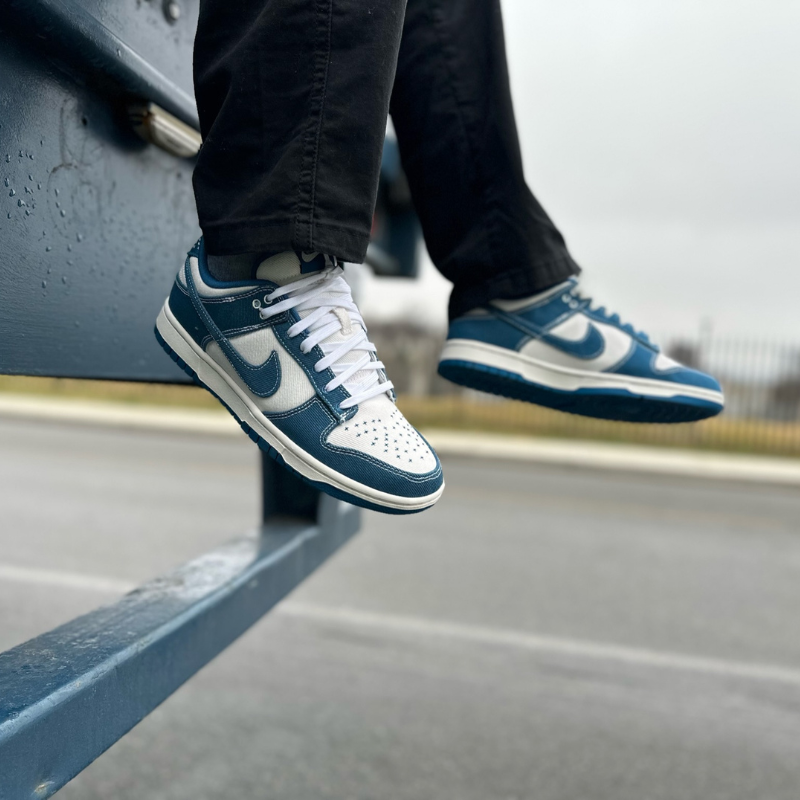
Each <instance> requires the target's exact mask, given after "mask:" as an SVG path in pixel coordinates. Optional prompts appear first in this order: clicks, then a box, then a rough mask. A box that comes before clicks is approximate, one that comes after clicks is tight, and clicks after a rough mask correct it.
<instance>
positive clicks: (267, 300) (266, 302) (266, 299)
mask: <svg viewBox="0 0 800 800" xmlns="http://www.w3.org/2000/svg"><path fill="white" fill-rule="evenodd" d="M271 304H272V298H271V297H270V296H269V295H268V294H265V295H264V305H265V306H268V305H271Z"/></svg>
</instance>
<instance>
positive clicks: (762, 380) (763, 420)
mask: <svg viewBox="0 0 800 800" xmlns="http://www.w3.org/2000/svg"><path fill="white" fill-rule="evenodd" d="M370 336H371V338H372V340H373V341H375V343H376V344H377V345H378V352H379V353H380V356H381V359H382V360H383V361H384V363H385V364H386V365H387V370H388V373H389V376H390V378H391V379H392V381H393V382H394V383H395V386H396V387H397V391H398V395H399V396H400V405H401V407H402V408H403V410H404V411H405V413H406V414H407V415H408V416H409V417H410V419H411V420H412V421H413V422H414V423H415V424H417V425H419V426H424V427H429V428H430V427H446V428H471V429H477V430H487V431H497V432H504V433H521V434H530V435H540V436H558V437H567V438H582V439H601V440H606V441H620V442H639V443H645V444H656V445H666V446H675V447H694V448H708V449H716V450H737V451H743V452H760V453H770V454H777V455H786V456H798V455H800V344H787V343H785V342H769V341H753V340H745V339H735V338H711V337H708V336H706V337H688V336H674V335H673V336H661V337H660V338H658V339H657V340H656V341H660V342H662V343H666V344H665V347H664V350H665V352H666V353H667V354H669V355H671V356H673V357H674V358H677V359H678V360H679V361H681V362H682V363H684V364H686V365H688V366H694V367H697V368H699V369H702V370H704V371H707V372H710V373H711V374H713V375H714V376H715V377H717V378H718V379H719V380H720V382H721V383H722V387H723V390H724V392H725V398H726V407H725V411H724V412H723V413H722V414H721V415H720V416H719V417H716V418H714V419H711V420H705V421H703V422H700V423H689V424H681V425H633V424H627V423H620V422H607V421H604V420H593V419H586V418H581V417H577V416H575V415H572V414H565V413H562V412H558V411H552V410H549V409H544V408H541V407H538V406H533V405H530V404H527V403H520V402H516V401H512V400H504V399H502V398H497V397H494V396H491V395H485V394H482V393H481V392H475V391H471V390H464V389H461V388H459V387H457V386H454V385H453V384H451V383H448V382H447V381H444V380H442V379H441V378H439V377H438V375H437V374H436V365H437V361H438V357H439V353H440V350H441V346H442V343H443V337H442V336H440V335H436V334H433V333H431V332H430V331H426V330H424V329H421V328H416V327H414V326H413V325H408V324H405V323H394V324H378V325H375V324H373V325H370Z"/></svg>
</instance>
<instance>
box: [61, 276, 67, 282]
mask: <svg viewBox="0 0 800 800" xmlns="http://www.w3.org/2000/svg"><path fill="white" fill-rule="evenodd" d="M66 282H67V276H66V275H62V276H61V283H66Z"/></svg>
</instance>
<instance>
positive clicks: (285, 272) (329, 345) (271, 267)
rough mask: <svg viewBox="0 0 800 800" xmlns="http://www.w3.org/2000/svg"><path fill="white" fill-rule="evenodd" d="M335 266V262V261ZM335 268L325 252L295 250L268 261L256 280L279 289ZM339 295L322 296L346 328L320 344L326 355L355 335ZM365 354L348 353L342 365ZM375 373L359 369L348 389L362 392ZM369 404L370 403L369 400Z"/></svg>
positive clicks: (300, 313) (304, 312)
mask: <svg viewBox="0 0 800 800" xmlns="http://www.w3.org/2000/svg"><path fill="white" fill-rule="evenodd" d="M334 263H335V262H334ZM330 265H331V260H329V259H328V258H326V257H325V255H324V254H322V253H310V254H309V253H301V254H300V255H298V254H297V253H293V252H291V251H289V252H286V253H278V254H277V255H275V256H272V257H270V258H267V259H264V261H262V262H261V264H259V266H258V269H257V270H256V278H258V279H259V280H266V281H271V282H272V283H277V284H278V285H279V286H286V285H287V284H289V283H293V282H294V281H297V280H300V278H303V277H305V276H306V275H309V274H311V273H314V272H320V271H321V270H323V269H325V268H326V267H327V266H330ZM338 295H339V293H338V292H330V293H328V292H325V293H323V294H321V295H318V298H319V299H324V300H328V301H329V302H330V304H331V306H333V308H334V309H335V311H334V313H335V314H336V316H337V317H340V319H341V321H342V329H341V330H338V331H336V332H335V333H332V334H331V335H330V336H327V337H326V338H325V339H324V340H323V341H322V342H320V346H321V349H322V351H323V352H324V353H326V354H327V353H330V352H332V351H333V350H334V349H335V348H336V346H337V345H340V344H342V343H343V342H346V341H348V340H349V339H350V338H351V336H353V335H354V331H353V330H352V328H351V327H350V325H351V321H350V318H349V315H347V311H346V310H344V309H342V308H341V307H340V306H339V302H340V299H341V298H340V296H338ZM312 310H313V309H304V310H300V309H298V310H297V315H298V316H299V317H300V318H301V319H302V318H303V317H305V316H307V315H308V314H310V313H311V312H312ZM324 324H327V323H323V322H319V323H317V324H315V325H312V326H311V328H310V329H309V330H312V331H313V330H314V329H315V328H317V327H318V326H322V325H324ZM363 355H364V353H363V351H362V350H351V351H350V352H348V353H345V354H344V355H343V356H342V357H341V358H340V359H339V360H338V363H339V364H340V365H347V364H354V363H355V362H356V361H358V360H359V359H360V358H361V357H362V356H363ZM374 374H375V373H374V372H371V371H369V370H359V371H358V372H356V373H355V374H354V375H352V376H351V377H350V378H349V379H348V380H347V381H346V382H345V384H344V385H345V388H346V389H347V390H348V391H350V392H351V393H353V392H357V391H359V388H360V386H359V385H360V384H362V383H368V382H369V380H370V378H372V376H373V375H374ZM367 402H369V401H367Z"/></svg>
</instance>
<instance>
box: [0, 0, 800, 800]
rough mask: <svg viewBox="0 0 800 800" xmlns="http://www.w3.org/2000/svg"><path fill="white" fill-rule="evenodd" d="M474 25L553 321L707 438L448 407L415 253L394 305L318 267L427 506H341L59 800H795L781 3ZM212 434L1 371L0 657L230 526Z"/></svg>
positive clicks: (797, 206)
mask: <svg viewBox="0 0 800 800" xmlns="http://www.w3.org/2000/svg"><path fill="white" fill-rule="evenodd" d="M154 3H155V0H150V3H148V0H142V2H141V3H139V2H138V0H137V5H136V8H137V9H139V8H142V9H145V10H146V9H148V8H149V7H150V5H153V4H154ZM186 5H189V6H191V5H192V4H191V3H188V2H187V4H186ZM153 8H155V5H153ZM503 11H504V18H505V28H506V36H507V46H508V56H509V61H510V72H511V81H512V91H513V95H514V99H515V103H516V110H517V121H518V127H519V133H520V139H521V142H522V148H523V156H524V161H525V168H526V174H527V176H528V180H529V183H530V185H531V187H532V189H533V190H534V192H535V193H536V195H537V197H538V198H539V199H540V200H541V201H542V203H543V204H544V206H545V207H546V208H547V210H548V212H549V213H550V214H551V215H552V216H553V218H554V219H555V221H556V223H557V224H558V226H559V228H560V229H561V230H562V232H563V233H564V235H565V236H566V239H567V242H568V244H569V246H570V248H571V251H572V253H573V255H574V256H575V258H576V260H577V261H578V262H579V263H580V264H581V265H582V267H583V269H584V277H583V280H584V286H585V288H586V291H587V294H589V295H592V296H594V298H595V300H596V301H598V302H599V303H601V304H602V303H605V304H607V305H608V306H609V307H610V308H611V310H613V311H618V312H619V313H620V314H621V316H622V318H623V320H624V321H627V322H631V323H633V324H634V326H635V327H637V328H640V329H643V330H645V331H647V332H648V333H649V334H650V335H651V337H652V338H653V339H654V340H655V341H656V342H659V343H660V344H661V345H662V347H663V348H664V349H665V350H666V351H667V352H668V353H670V354H671V355H674V356H675V357H677V358H679V359H680V360H682V361H683V362H684V363H688V364H690V365H695V366H699V367H700V368H702V369H704V370H708V371H710V372H712V373H713V374H715V375H716V376H718V377H719V378H720V379H721V381H722V383H723V387H724V390H725V393H726V398H727V406H726V410H725V412H724V413H723V414H722V415H721V416H720V417H719V418H715V419H712V420H708V421H705V422H702V423H699V424H691V425H673V426H663V425H656V426H643V425H642V426H636V425H627V424H622V423H610V422H601V421H595V420H586V419H580V418H578V417H574V416H570V415H566V414H561V413H559V412H554V411H548V410H545V409H541V408H538V407H535V406H529V405H525V404H522V403H517V402H513V401H504V400H499V399H498V398H495V397H489V396H485V395H481V394H480V393H477V392H472V391H465V390H461V389H459V388H457V387H454V386H452V385H450V384H448V383H446V382H444V381H443V380H441V379H440V378H438V377H437V376H436V362H437V358H438V353H439V349H440V347H441V344H442V342H443V340H444V336H445V333H446V307H447V297H448V292H449V287H448V285H447V282H446V281H445V280H444V279H443V278H441V277H440V276H439V274H438V273H437V272H436V270H435V268H434V267H433V265H432V264H431V263H430V261H429V259H428V258H427V257H426V256H425V254H424V252H422V253H421V262H420V275H419V278H418V279H416V280H414V279H404V278H386V277H380V278H379V277H376V276H375V275H374V274H373V273H372V272H371V270H370V269H369V268H367V267H360V266H356V267H348V270H349V276H350V279H351V280H352V282H353V285H354V286H355V287H356V291H357V293H358V295H359V297H360V304H361V308H362V311H363V313H364V316H365V318H366V319H367V321H368V324H369V327H370V334H371V338H372V339H373V340H374V341H375V342H376V344H377V345H378V350H379V353H380V356H381V358H382V359H383V361H384V362H385V363H386V364H387V367H388V372H389V376H390V377H391V379H392V380H393V381H394V383H395V385H396V387H397V388H398V391H399V394H400V397H399V404H400V406H401V407H402V408H403V410H404V412H405V413H406V414H407V416H408V417H409V418H410V420H411V421H412V422H413V423H415V424H416V425H418V426H419V427H420V428H421V429H422V430H423V432H424V433H425V434H426V435H428V436H430V438H431V441H432V442H433V443H434V444H435V445H436V446H437V447H438V446H439V442H441V443H442V444H441V448H440V449H441V453H442V456H443V464H444V468H445V472H446V479H447V489H446V491H445V495H444V497H443V499H442V500H441V501H440V502H439V503H438V504H437V506H436V507H435V508H433V509H432V510H430V511H428V512H426V513H425V514H421V515H417V516H415V517H412V518H407V519H406V518H394V517H391V518H390V517H386V516H383V515H379V514H375V513H372V512H366V513H365V514H364V526H363V531H362V532H361V533H360V534H359V535H358V536H357V537H356V539H355V540H354V541H353V542H352V543H351V544H350V545H348V547H347V548H346V549H345V550H344V551H343V552H341V553H340V554H339V555H337V556H336V557H335V558H333V559H331V561H330V562H329V563H327V564H326V565H325V566H324V567H323V568H322V569H321V570H320V571H319V573H317V574H316V575H314V576H313V577H312V578H311V579H310V580H308V581H307V582H306V583H305V584H304V585H303V586H302V587H301V588H300V589H299V590H298V591H297V592H295V593H294V594H293V595H292V596H291V597H290V598H289V599H288V600H287V601H286V602H284V603H282V604H281V605H280V606H279V607H278V608H277V609H275V611H274V612H273V613H271V614H269V615H268V616H267V617H266V618H265V619H264V620H263V621H262V622H260V623H259V624H258V625H256V626H255V627H254V628H253V629H252V630H251V631H249V632H248V633H247V634H246V635H245V636H244V637H243V638H242V639H241V640H240V641H239V642H237V643H236V644H235V645H234V646H233V647H232V648H230V650H228V651H226V652H225V653H224V654H223V655H222V656H220V657H219V658H218V659H216V660H215V661H214V662H213V663H212V664H211V665H209V666H208V667H207V668H205V669H204V670H203V671H202V672H201V673H200V674H199V675H198V676H197V677H196V678H194V679H193V680H191V681H190V682H189V683H188V684H187V685H185V686H184V687H183V688H181V689H180V690H179V691H178V692H177V693H176V694H175V695H174V696H173V697H172V698H170V699H169V700H168V701H167V702H166V703H165V704H164V705H163V706H161V707H160V708H159V709H157V710H156V711H155V712H154V713H153V714H152V715H150V716H149V717H148V718H146V719H145V720H144V721H143V722H142V723H141V724H140V725H139V726H137V727H136V728H135V729H134V730H133V731H132V732H131V733H130V734H129V735H127V736H126V737H125V738H123V739H122V740H121V741H120V742H119V743H118V744H117V745H115V746H114V747H113V748H111V750H110V751H108V753H106V754H105V755H103V756H102V757H101V758H100V759H98V760H97V761H96V762H95V763H94V764H93V765H92V766H90V767H89V768H88V769H87V770H86V771H85V772H83V773H82V774H81V775H79V776H78V777H77V778H76V779H75V780H74V781H73V782H71V783H70V784H69V785H68V786H67V787H66V788H65V789H64V790H62V793H61V794H60V795H59V796H63V797H65V798H68V800H70V799H74V800H79V799H80V800H87V798H98V799H99V798H103V799H104V800H105V798H108V797H114V798H118V799H122V798H124V799H125V800H127V798H131V800H133V798H136V800H139V798H142V797H148V798H164V800H178V799H179V798H180V799H182V798H202V799H203V800H205V799H206V798H208V799H209V800H211V798H229V797H243V798H244V797H254V798H255V797H259V798H260V797H264V798H266V797H269V798H281V799H286V800H289V799H291V800H311V799H312V798H330V800H334V799H336V800H340V799H342V798H358V800H362V798H363V800H374V799H375V798H386V799H387V800H406V799H408V800H412V799H413V800H430V799H431V798H448V799H449V798H453V800H514V799H516V800H522V798H525V800H528V799H529V798H530V799H531V800H576V799H577V798H580V799H581V800H582V799H583V798H586V799H587V800H595V799H598V800H606V799H607V800H662V799H663V800H674V799H675V798H681V800H694V799H695V798H696V799H697V800H716V799H717V798H719V800H732V799H736V800H738V799H741V800H753V798H758V799H759V800H782V799H783V798H786V800H796V798H797V797H798V794H799V793H800V789H799V788H798V787H800V633H799V632H798V629H797V613H798V609H800V460H798V457H800V323H798V315H797V311H796V307H797V303H796V298H797V296H798V292H799V291H800V271H798V269H797V267H796V265H797V264H800V225H798V223H797V219H798V213H799V212H800V147H798V143H800V104H798V102H797V87H798V85H800V49H799V48H798V47H797V42H798V38H799V37H800V4H798V3H796V2H794V0H768V2H766V3H755V2H752V0H750V1H745V0H725V1H724V2H723V1H722V0H702V2H698V1H697V0H693V2H690V1H689V0H671V1H670V2H668V3H667V2H660V0H635V1H634V0H604V2H598V1H597V0H557V2H556V0H503ZM143 13H144V12H143ZM184 18H185V17H184ZM92 119H93V118H92ZM83 124H84V125H85V124H86V123H85V122H84V123H83ZM21 152H22V151H20V153H21ZM25 171H26V172H27V169H26V170H25ZM184 171H185V169H184ZM165 185H166V181H165ZM187 189H188V187H187V186H186V184H185V183H182V184H180V185H179V190H180V191H182V192H185V191H186V190H187ZM16 199H17V198H15V200H16ZM62 216H63V215H62ZM8 218H9V219H11V212H9V217H8ZM4 221H5V220H4ZM71 241H73V242H74V240H71ZM131 246H133V245H131ZM76 247H77V245H76ZM181 247H182V244H181ZM71 248H72V245H70V251H71ZM69 263H70V264H71V262H69ZM48 274H49V273H48ZM70 280H72V278H70ZM36 281H37V285H38V282H39V278H38V277H37V279H36ZM65 281H66V279H65ZM58 288H59V284H58V283H57V282H56V288H55V289H53V288H52V284H51V287H50V289H48V291H51V292H53V293H55V292H56V291H57V290H58ZM43 294H44V293H43ZM114 310H115V312H116V306H115V307H114ZM100 404H102V405H100ZM112 407H113V408H114V409H116V410H120V409H121V410H122V411H124V412H125V413H126V414H128V416H127V417H125V416H124V414H123V416H122V417H120V416H119V415H117V416H113V415H105V417H104V415H103V413H101V411H102V409H104V408H105V409H107V408H112ZM98 409H100V411H99V410H98ZM115 413H116V411H115ZM175 414H178V415H183V418H185V419H186V420H188V421H189V423H187V424H188V428H187V427H186V426H184V429H183V430H181V429H180V428H181V426H179V425H172V424H171V423H169V419H172V420H173V421H174V419H175V416H174V415H175ZM165 415H166V416H165ZM170 415H172V416H170ZM112 417H113V419H112ZM103 419H105V420H106V421H105V422H103ZM222 419H225V420H227V416H226V415H225V413H224V412H221V411H219V410H218V405H217V403H216V401H215V400H214V399H213V398H211V397H210V396H208V395H207V394H206V393H204V392H202V391H201V390H199V389H196V388H194V387H186V386H169V385H164V384H157V385H156V384H137V383H116V382H108V383H104V382H99V381H80V380H75V379H55V378H27V377H16V376H0V650H4V649H6V648H8V647H11V646H13V645H15V644H17V643H19V642H22V641H24V640H26V639H28V638H30V637H33V636H36V635H38V634H39V633H41V632H43V631H45V630H48V629H50V628H52V627H54V626H55V625H57V624H60V623H62V622H65V621H67V620H69V619H71V618H73V617H75V616H76V615H77V614H80V613H84V612H88V611H90V610H91V609H93V608H95V607H96V606H98V605H99V604H101V603H108V602H113V601H114V600H115V599H116V598H117V597H118V596H119V595H120V594H121V593H123V592H125V591H128V590H129V589H131V588H132V587H134V586H136V585H138V584H140V583H142V582H143V581H145V580H147V579H149V578H151V577H153V576H155V575H157V574H160V573H163V572H165V571H166V570H167V569H169V568H171V567H173V566H175V565H177V564H180V563H182V562H184V561H186V560H187V559H189V558H192V557H194V556H196V555H198V554H200V553H203V552H205V551H206V550H208V549H210V548H212V547H214V546H216V545H218V544H220V543H221V542H224V541H226V540H228V539H229V538H230V537H231V536H233V535H236V534H238V533H239V532H241V531H242V530H245V529H247V528H250V527H252V526H253V525H254V524H255V523H256V521H257V519H258V514H259V508H258V505H259V498H258V492H257V487H258V482H259V473H258V469H259V462H258V456H257V453H256V451H255V448H254V447H253V446H252V445H251V443H250V442H249V441H247V439H246V438H245V437H243V436H241V434H240V433H238V431H235V430H233V428H232V427H231V429H230V430H222V429H221V427H220V426H219V425H217V422H218V421H219V420H222ZM114 420H116V421H114ZM120 420H122V421H120ZM125 420H127V421H125ZM165 420H167V421H166V422H165ZM193 420H197V424H196V426H195V429H194V432H192V430H190V429H191V428H192V425H195V423H194V422H193ZM209 420H210V421H211V422H209ZM212 422H213V424H212ZM215 426H216V427H215ZM211 428H214V431H212V430H211ZM217 428H219V430H217ZM203 430H205V431H206V432H201V431H203ZM454 442H455V445H454V444H453V443H454ZM623 445H629V446H623ZM548 448H549V449H548ZM466 451H471V452H472V454H471V455H469V454H466ZM709 465H711V466H709ZM188 509H190V510H191V513H187V510H188ZM1 771H2V765H0V772H1Z"/></svg>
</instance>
